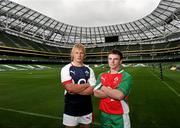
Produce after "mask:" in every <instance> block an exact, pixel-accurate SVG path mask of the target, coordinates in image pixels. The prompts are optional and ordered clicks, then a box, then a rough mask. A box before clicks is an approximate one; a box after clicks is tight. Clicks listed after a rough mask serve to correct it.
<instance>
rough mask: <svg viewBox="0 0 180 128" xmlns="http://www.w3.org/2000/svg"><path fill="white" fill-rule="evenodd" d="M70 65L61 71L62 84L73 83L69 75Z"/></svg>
mask: <svg viewBox="0 0 180 128" xmlns="http://www.w3.org/2000/svg"><path fill="white" fill-rule="evenodd" d="M69 68H70V66H69V65H66V66H65V67H63V68H62V69H61V83H63V84H64V85H66V84H70V83H72V78H71V76H70V73H69Z"/></svg>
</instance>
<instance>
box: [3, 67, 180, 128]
mask: <svg viewBox="0 0 180 128" xmlns="http://www.w3.org/2000/svg"><path fill="white" fill-rule="evenodd" d="M126 70H127V71H128V72H129V73H131V74H132V76H133V87H132V90H131V94H130V96H129V106H130V111H131V112H130V117H131V123H132V128H172V127H173V128H179V127H180V122H179V113H180V109H179V108H180V96H179V95H178V94H180V72H175V71H169V70H165V71H164V81H161V80H160V79H159V71H158V70H157V69H155V70H152V69H150V68H127V69H126ZM94 71H95V73H96V76H97V74H99V73H100V72H102V70H101V69H97V68H96V69H94ZM59 72H60V68H59V67H57V66H54V68H53V69H46V70H28V71H4V72H0V81H1V82H0V128H24V127H26V128H45V127H46V128H57V127H60V128H61V127H62V114H63V88H62V87H61V86H60V73H59ZM173 90H174V91H173ZM98 102H99V99H97V98H93V106H94V113H95V117H96V119H95V124H96V125H95V127H99V123H100V122H99V111H98Z"/></svg>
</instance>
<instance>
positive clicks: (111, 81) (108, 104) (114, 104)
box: [95, 70, 132, 114]
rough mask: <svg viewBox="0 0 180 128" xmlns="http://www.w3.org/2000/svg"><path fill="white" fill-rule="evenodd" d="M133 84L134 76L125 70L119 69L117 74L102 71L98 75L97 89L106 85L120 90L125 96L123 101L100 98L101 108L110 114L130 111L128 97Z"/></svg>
mask: <svg viewBox="0 0 180 128" xmlns="http://www.w3.org/2000/svg"><path fill="white" fill-rule="evenodd" d="M131 85H132V77H131V75H130V74H129V73H127V72H126V71H124V70H119V71H118V73H116V74H110V73H109V72H105V73H102V74H100V75H99V76H98V78H97V82H96V87H95V89H97V88H99V87H100V86H106V87H110V88H113V89H118V90H120V91H121V92H122V93H123V94H124V95H125V98H124V99H123V100H121V101H119V100H116V99H112V98H103V99H101V100H100V106H99V108H100V110H101V111H103V112H105V113H109V114H123V113H128V112H129V107H128V104H127V97H128V95H129V92H130V88H131Z"/></svg>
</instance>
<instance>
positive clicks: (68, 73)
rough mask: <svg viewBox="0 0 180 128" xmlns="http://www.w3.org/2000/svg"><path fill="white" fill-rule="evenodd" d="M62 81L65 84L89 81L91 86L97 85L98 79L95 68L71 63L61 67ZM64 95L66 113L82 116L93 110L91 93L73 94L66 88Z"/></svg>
mask: <svg viewBox="0 0 180 128" xmlns="http://www.w3.org/2000/svg"><path fill="white" fill-rule="evenodd" d="M61 82H62V83H63V85H64V86H66V85H67V84H70V83H73V84H84V83H89V84H90V85H91V86H95V83H96V79H95V75H94V72H93V70H92V69H91V68H90V67H88V66H87V65H84V66H82V67H76V66H74V65H73V64H72V63H70V64H68V65H66V66H64V67H63V68H62V69H61ZM74 86H77V85H74ZM64 95H65V98H64V102H65V107H64V113H65V114H68V115H71V116H82V115H86V114H89V113H91V112H92V102H91V95H79V94H71V93H68V92H67V91H66V90H65V93H64Z"/></svg>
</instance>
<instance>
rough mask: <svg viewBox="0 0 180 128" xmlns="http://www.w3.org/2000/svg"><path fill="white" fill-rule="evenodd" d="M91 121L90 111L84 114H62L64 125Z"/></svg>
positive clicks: (75, 124)
mask: <svg viewBox="0 0 180 128" xmlns="http://www.w3.org/2000/svg"><path fill="white" fill-rule="evenodd" d="M91 122H92V113H90V114H88V115H84V116H70V115H67V114H63V124H64V125H65V126H77V125H78V124H90V123H91Z"/></svg>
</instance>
